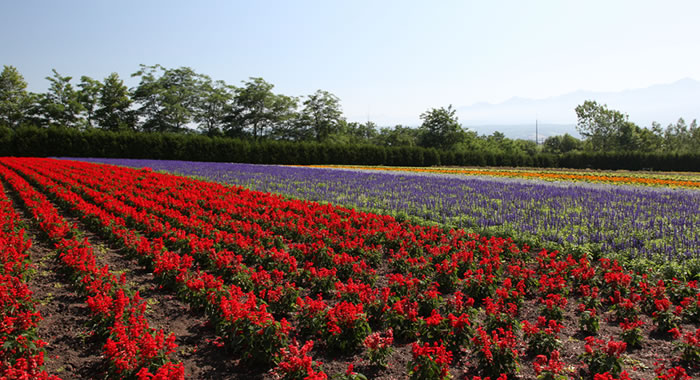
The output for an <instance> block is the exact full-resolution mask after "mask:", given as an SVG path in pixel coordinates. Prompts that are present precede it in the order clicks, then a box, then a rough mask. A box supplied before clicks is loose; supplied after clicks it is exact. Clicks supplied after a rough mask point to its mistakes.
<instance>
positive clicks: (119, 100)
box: [95, 73, 136, 131]
mask: <svg viewBox="0 0 700 380" xmlns="http://www.w3.org/2000/svg"><path fill="white" fill-rule="evenodd" d="M131 103H132V102H131V98H130V97H129V89H128V88H127V87H126V85H124V81H122V80H121V79H120V78H119V75H118V74H117V73H111V74H110V75H108V76H107V78H105V79H104V82H103V83H102V86H100V95H99V99H98V103H97V109H96V110H95V120H96V121H97V124H98V125H99V126H100V127H101V128H103V129H106V130H109V131H125V130H134V129H135V128H136V114H135V112H133V111H132V110H131Z"/></svg>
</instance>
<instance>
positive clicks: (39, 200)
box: [0, 166, 184, 379]
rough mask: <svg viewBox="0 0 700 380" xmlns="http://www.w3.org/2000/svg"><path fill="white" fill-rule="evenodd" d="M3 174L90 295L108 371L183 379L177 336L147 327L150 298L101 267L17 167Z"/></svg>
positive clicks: (88, 247)
mask: <svg viewBox="0 0 700 380" xmlns="http://www.w3.org/2000/svg"><path fill="white" fill-rule="evenodd" d="M0 176H1V177H2V178H4V179H5V181H6V182H7V183H9V184H10V186H11V187H12V188H13V189H14V190H15V192H16V193H17V194H18V196H19V198H20V199H21V200H22V202H23V203H24V205H25V206H26V208H27V209H28V210H29V211H30V212H31V213H32V215H33V217H34V220H35V221H36V222H37V224H38V225H39V227H40V228H41V230H42V231H43V232H44V233H45V234H46V235H47V237H48V239H50V240H51V241H52V242H54V243H55V247H56V250H57V253H58V256H59V258H60V259H61V262H62V263H63V264H64V265H65V267H66V268H67V269H68V272H69V273H70V276H71V278H72V279H73V280H74V282H75V284H76V285H77V286H78V287H79V288H80V289H81V290H82V292H83V293H84V294H85V296H86V303H87V305H88V306H89V308H90V310H91V311H92V314H93V319H94V330H93V332H94V333H96V334H99V335H106V343H105V345H104V353H105V355H106V357H107V358H108V360H109V362H110V370H111V371H112V373H113V374H114V375H115V376H117V377H120V378H138V379H151V378H156V379H166V378H169V379H170V378H184V367H183V366H182V364H175V363H173V362H171V361H170V359H169V355H170V354H171V353H173V352H174V350H175V348H176V347H177V345H176V344H175V336H174V335H172V334H169V335H167V336H166V334H165V332H164V331H163V330H156V329H153V328H151V327H150V326H149V324H148V321H147V320H146V317H145V311H146V302H145V301H144V300H143V299H142V298H141V297H140V296H139V294H138V292H132V291H131V290H129V289H128V288H127V287H126V286H125V282H126V278H125V276H124V275H122V276H121V277H116V276H115V275H114V274H112V273H111V272H110V270H109V267H108V266H103V267H98V266H97V264H96V261H95V254H94V251H93V247H92V246H91V245H90V243H89V242H88V241H87V240H84V239H83V240H81V239H80V238H79V237H78V234H77V229H76V227H75V226H74V225H72V224H70V223H68V222H66V220H65V219H64V218H63V217H62V216H61V215H60V214H59V212H58V210H56V208H55V207H54V206H53V205H52V204H51V203H50V202H49V201H48V199H47V198H46V197H45V196H44V195H42V194H41V193H39V192H37V191H36V190H34V188H33V187H32V186H31V185H29V183H27V182H26V181H25V180H24V179H23V178H21V177H20V176H18V175H17V174H16V173H15V172H13V171H11V170H8V169H7V168H5V167H3V166H0Z"/></svg>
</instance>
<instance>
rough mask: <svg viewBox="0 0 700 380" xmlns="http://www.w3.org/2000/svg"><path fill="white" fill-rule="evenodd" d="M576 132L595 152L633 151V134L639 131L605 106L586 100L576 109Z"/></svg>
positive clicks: (624, 116)
mask: <svg viewBox="0 0 700 380" xmlns="http://www.w3.org/2000/svg"><path fill="white" fill-rule="evenodd" d="M576 116H577V118H578V122H577V124H576V130H577V131H578V132H579V133H580V134H581V136H583V137H584V138H585V139H586V140H587V141H588V142H589V143H590V145H591V147H592V149H593V150H595V151H601V152H605V151H611V150H625V149H635V147H634V144H635V141H634V134H635V132H636V131H637V130H638V129H639V127H637V126H636V125H634V124H633V123H631V122H630V121H629V120H628V119H629V117H628V116H627V115H625V114H623V113H622V112H620V111H616V110H610V109H608V107H607V105H600V104H598V103H597V102H595V101H591V100H586V101H585V102H584V103H583V104H582V105H579V106H577V107H576Z"/></svg>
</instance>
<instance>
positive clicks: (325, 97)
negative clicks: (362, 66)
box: [301, 90, 343, 142]
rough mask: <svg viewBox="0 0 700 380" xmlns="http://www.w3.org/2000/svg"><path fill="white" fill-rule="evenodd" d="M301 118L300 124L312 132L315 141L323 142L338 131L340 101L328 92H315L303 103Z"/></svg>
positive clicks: (340, 114)
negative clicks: (306, 126)
mask: <svg viewBox="0 0 700 380" xmlns="http://www.w3.org/2000/svg"><path fill="white" fill-rule="evenodd" d="M301 118H302V123H304V124H306V125H308V126H309V127H310V128H311V130H312V131H313V133H314V136H315V137H316V141H319V142H321V141H325V140H326V139H327V138H328V136H330V135H331V134H332V133H335V132H336V131H337V130H338V127H339V126H340V122H341V120H343V112H342V111H341V109H340V99H338V97H337V96H335V95H333V94H331V93H330V92H328V91H324V90H317V91H316V92H315V93H313V94H311V95H309V96H307V98H306V100H305V101H304V109H303V110H302V111H301Z"/></svg>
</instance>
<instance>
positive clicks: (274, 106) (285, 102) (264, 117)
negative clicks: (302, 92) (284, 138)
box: [229, 78, 297, 139]
mask: <svg viewBox="0 0 700 380" xmlns="http://www.w3.org/2000/svg"><path fill="white" fill-rule="evenodd" d="M273 88H274V85H273V84H271V83H268V82H266V81H265V80H264V79H263V78H250V79H249V80H248V81H247V82H244V83H243V87H240V88H237V89H236V96H235V101H234V110H233V114H232V117H231V118H230V120H231V121H232V123H230V125H229V128H231V127H233V128H239V129H242V130H244V131H247V132H249V133H250V135H251V136H253V138H254V139H258V138H260V137H263V136H266V135H268V134H273V135H275V134H280V133H281V134H284V133H283V132H284V131H286V130H288V129H289V128H293V127H294V126H295V123H294V121H295V120H296V117H297V112H296V108H297V99H296V98H294V97H290V96H286V95H281V94H280V95H277V94H275V93H273V92H272V89H273Z"/></svg>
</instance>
